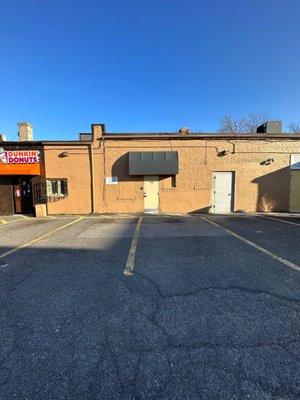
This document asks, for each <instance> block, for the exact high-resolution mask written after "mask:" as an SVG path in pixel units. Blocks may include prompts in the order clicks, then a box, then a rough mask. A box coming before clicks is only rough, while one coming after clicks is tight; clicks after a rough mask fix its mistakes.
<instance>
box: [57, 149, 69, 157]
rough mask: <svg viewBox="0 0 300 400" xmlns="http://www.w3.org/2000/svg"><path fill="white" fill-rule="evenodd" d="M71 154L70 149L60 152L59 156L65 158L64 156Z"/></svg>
mask: <svg viewBox="0 0 300 400" xmlns="http://www.w3.org/2000/svg"><path fill="white" fill-rule="evenodd" d="M68 156H69V152H68V151H63V152H62V153H60V154H59V155H58V157H59V158H64V157H68Z"/></svg>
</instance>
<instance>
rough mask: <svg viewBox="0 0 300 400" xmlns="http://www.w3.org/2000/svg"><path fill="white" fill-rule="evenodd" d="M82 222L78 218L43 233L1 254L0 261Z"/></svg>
mask: <svg viewBox="0 0 300 400" xmlns="http://www.w3.org/2000/svg"><path fill="white" fill-rule="evenodd" d="M82 220H83V218H82V217H80V218H78V219H76V220H75V221H71V222H68V223H67V224H65V225H63V226H60V227H59V228H56V229H53V231H50V232H47V233H45V234H44V235H42V236H39V237H37V238H35V239H33V240H30V241H29V242H27V243H24V244H21V245H20V246H17V247H14V248H13V249H11V250H8V251H6V252H5V253H3V254H1V255H0V259H1V258H4V257H7V256H9V255H11V254H13V253H15V252H16V251H19V250H22V249H24V248H26V247H29V246H31V245H32V244H33V243H38V242H40V241H41V240H43V239H44V238H46V237H48V236H50V235H53V233H55V232H58V231H60V230H62V229H65V228H67V227H68V226H70V225H73V224H76V223H77V222H79V221H82Z"/></svg>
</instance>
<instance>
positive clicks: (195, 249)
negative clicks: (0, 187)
mask: <svg viewBox="0 0 300 400" xmlns="http://www.w3.org/2000/svg"><path fill="white" fill-rule="evenodd" d="M205 218H207V219H209V220H211V221H213V222H215V223H217V224H219V225H220V226H221V227H222V226H223V227H225V228H226V229H229V230H231V231H232V232H234V233H236V234H238V235H240V236H242V237H244V238H245V239H247V240H250V241H251V242H253V243H255V244H257V245H259V246H261V247H263V248H264V249H266V250H268V251H269V252H271V253H274V254H275V255H276V256H278V257H281V258H284V259H285V260H287V261H289V262H291V263H293V264H295V265H300V218H299V219H298V218H297V217H294V218H292V219H291V220H289V218H288V217H284V218H282V220H283V221H284V220H285V221H290V222H293V223H292V224H287V223H285V222H283V221H281V220H280V219H281V217H276V218H278V219H279V220H275V219H274V220H271V219H266V218H263V217H258V216H248V215H245V216H236V215H233V216H216V215H208V216H205ZM77 219H78V218H76V217H71V218H57V219H45V220H35V219H30V218H29V219H24V220H18V221H15V222H12V223H8V224H3V225H0V302H1V307H0V399H1V400H2V399H3V400H10V399H30V400H32V399H51V400H53V399H64V400H68V399H80V400H84V399H122V400H123V399H136V400H138V399H139V400H141V399H205V400H208V399H209V400H211V399H228V400H229V399H230V400H237V399H253V400H254V399H255V400H257V399H259V400H264V399H268V400H269V399H275V400H284V399H291V400H292V399H293V400H296V399H299V398H300V345H299V328H300V322H299V321H300V318H299V299H300V290H299V283H300V272H299V271H297V270H295V269H293V268H289V267H288V266H286V265H284V264H283V263H282V262H280V261H279V260H278V259H274V258H272V256H270V255H269V254H265V253H263V252H262V251H259V250H258V249H256V248H254V247H252V246H250V245H249V244H247V243H245V242H243V241H241V240H239V239H238V238H237V237H234V236H232V235H231V234H230V233H229V232H228V231H225V230H224V229H222V228H221V227H218V226H215V225H212V224H210V223H209V222H207V221H205V220H203V219H202V218H201V216H199V215H198V216H186V217H184V216H144V217H143V220H142V225H141V229H140V232H139V235H138V242H137V249H136V254H135V262H134V270H133V275H132V276H124V274H123V271H124V266H125V265H126V261H127V257H128V253H129V249H130V246H131V241H132V237H133V235H134V232H135V229H136V225H137V221H138V218H118V217H107V218H104V217H99V218H92V217H91V218H83V219H80V220H79V219H78V221H77ZM72 221H74V223H73V224H70V225H68V226H65V225H66V224H69V223H70V222H72ZM75 221H76V222H75ZM52 231H53V234H50V235H47V234H48V233H49V232H52ZM45 235H47V236H45ZM36 238H40V240H37V241H34V240H35V239H36ZM31 241H34V242H32V243H31V244H30V245H28V246H25V247H24V246H23V245H24V244H26V243H29V242H31ZM22 246H23V247H22ZM12 249H15V250H16V251H15V250H14V252H13V253H11V254H8V255H7V256H5V257H3V255H4V254H6V253H7V252H9V251H10V250H12ZM1 255H2V257H1Z"/></svg>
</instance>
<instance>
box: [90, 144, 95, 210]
mask: <svg viewBox="0 0 300 400" xmlns="http://www.w3.org/2000/svg"><path fill="white" fill-rule="evenodd" d="M89 151H90V167H91V214H94V212H95V172H94V154H93V143H91V144H90V145H89Z"/></svg>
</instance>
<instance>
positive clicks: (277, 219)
mask: <svg viewBox="0 0 300 400" xmlns="http://www.w3.org/2000/svg"><path fill="white" fill-rule="evenodd" d="M257 217H260V218H266V219H271V220H275V221H279V222H282V223H283V224H289V225H293V226H300V224H297V223H296V222H290V221H286V220H283V219H279V218H273V217H267V216H266V215H261V214H258V215H257Z"/></svg>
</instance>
